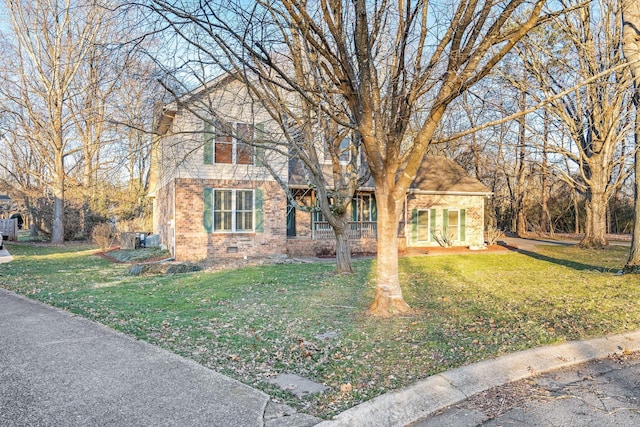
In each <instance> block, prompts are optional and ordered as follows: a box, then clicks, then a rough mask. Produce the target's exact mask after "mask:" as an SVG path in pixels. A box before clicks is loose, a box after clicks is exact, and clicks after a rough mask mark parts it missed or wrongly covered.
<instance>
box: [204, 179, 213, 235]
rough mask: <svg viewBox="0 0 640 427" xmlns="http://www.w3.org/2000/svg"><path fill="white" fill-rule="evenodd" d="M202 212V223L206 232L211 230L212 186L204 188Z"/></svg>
mask: <svg viewBox="0 0 640 427" xmlns="http://www.w3.org/2000/svg"><path fill="white" fill-rule="evenodd" d="M203 197H204V212H203V213H202V223H203V225H204V229H205V230H206V231H207V233H211V232H212V231H213V188H205V189H204V196H203Z"/></svg>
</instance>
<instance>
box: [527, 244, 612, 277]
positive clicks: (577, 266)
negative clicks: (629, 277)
mask: <svg viewBox="0 0 640 427" xmlns="http://www.w3.org/2000/svg"><path fill="white" fill-rule="evenodd" d="M516 251H517V252H518V253H521V254H523V255H526V256H528V257H531V258H533V259H537V260H539V261H545V262H550V263H553V264H557V265H561V266H563V267H569V268H572V269H574V270H578V271H597V272H599V273H610V272H612V270H615V269H613V268H609V267H603V266H601V265H590V264H583V263H581V262H577V261H573V260H570V259H562V258H553V257H550V256H547V255H543V254H541V253H538V252H532V251H527V250H524V249H517V250H516Z"/></svg>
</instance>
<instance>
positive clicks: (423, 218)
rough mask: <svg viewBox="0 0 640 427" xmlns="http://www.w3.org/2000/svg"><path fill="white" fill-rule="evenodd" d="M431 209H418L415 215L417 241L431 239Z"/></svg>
mask: <svg viewBox="0 0 640 427" xmlns="http://www.w3.org/2000/svg"><path fill="white" fill-rule="evenodd" d="M430 230H431V210H430V209H424V210H423V209H418V215H417V239H418V241H419V242H428V241H429V240H431V234H430Z"/></svg>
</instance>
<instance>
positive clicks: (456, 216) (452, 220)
mask: <svg viewBox="0 0 640 427" xmlns="http://www.w3.org/2000/svg"><path fill="white" fill-rule="evenodd" d="M443 213H445V214H447V223H446V224H447V228H446V230H445V231H446V233H447V237H449V238H451V239H453V240H456V241H459V240H460V210H459V209H448V210H447V211H445V212H443Z"/></svg>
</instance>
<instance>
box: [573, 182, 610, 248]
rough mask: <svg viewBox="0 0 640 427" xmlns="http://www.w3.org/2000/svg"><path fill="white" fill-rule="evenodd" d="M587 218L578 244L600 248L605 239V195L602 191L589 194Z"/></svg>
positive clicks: (603, 245)
mask: <svg viewBox="0 0 640 427" xmlns="http://www.w3.org/2000/svg"><path fill="white" fill-rule="evenodd" d="M586 211H587V218H586V221H585V227H584V238H583V239H582V241H581V242H580V246H581V247H584V248H602V247H605V246H607V245H608V244H609V242H608V241H607V197H606V195H605V194H604V193H603V192H600V193H594V194H590V195H589V196H588V198H587V203H586Z"/></svg>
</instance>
